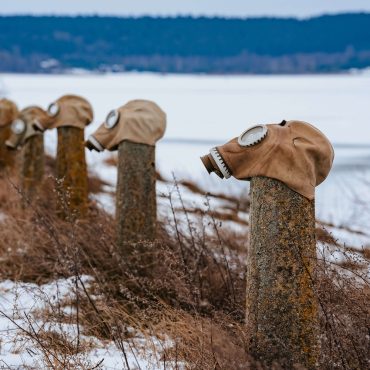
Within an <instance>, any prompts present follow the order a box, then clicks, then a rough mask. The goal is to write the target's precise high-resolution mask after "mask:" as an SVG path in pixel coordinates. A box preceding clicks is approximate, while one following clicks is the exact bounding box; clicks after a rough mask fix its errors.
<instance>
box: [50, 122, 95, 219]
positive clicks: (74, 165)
mask: <svg viewBox="0 0 370 370" xmlns="http://www.w3.org/2000/svg"><path fill="white" fill-rule="evenodd" d="M57 130H58V148H57V160H56V179H57V192H58V197H57V215H58V216H59V217H60V218H62V219H68V220H74V219H76V218H83V217H85V216H86V212H87V207H88V182H87V166H86V159H85V147H84V131H83V130H82V129H80V128H78V127H59V128H58V129H57Z"/></svg>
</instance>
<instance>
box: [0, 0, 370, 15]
mask: <svg viewBox="0 0 370 370" xmlns="http://www.w3.org/2000/svg"><path fill="white" fill-rule="evenodd" d="M0 4H1V6H0V14H69V15H71V14H73V15H75V14H94V13H95V14H100V15H106V14H109V15H137V16H138V15H178V14H183V15H188V14H191V15H208V16H212V15H219V16H237V17H248V16H261V15H271V16H295V17H309V16H313V15H318V14H323V13H339V12H347V11H352V12H354V11H367V12H370V0H130V1H128V0H0Z"/></svg>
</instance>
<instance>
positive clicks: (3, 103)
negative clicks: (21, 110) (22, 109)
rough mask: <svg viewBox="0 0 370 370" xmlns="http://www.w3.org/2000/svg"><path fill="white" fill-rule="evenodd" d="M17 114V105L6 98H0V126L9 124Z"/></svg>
mask: <svg viewBox="0 0 370 370" xmlns="http://www.w3.org/2000/svg"><path fill="white" fill-rule="evenodd" d="M17 115H18V108H17V106H16V105H15V104H14V103H13V102H12V101H11V100H8V99H0V128H1V127H5V126H8V125H10V124H11V123H12V122H13V121H14V120H15V119H16V118H17Z"/></svg>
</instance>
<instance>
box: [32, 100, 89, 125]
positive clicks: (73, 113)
mask: <svg viewBox="0 0 370 370" xmlns="http://www.w3.org/2000/svg"><path fill="white" fill-rule="evenodd" d="M47 114H48V116H49V121H48V122H46V123H45V124H43V123H42V122H40V124H39V125H37V129H38V130H40V131H45V130H46V129H53V128H59V127H77V128H80V129H82V130H83V129H84V128H85V127H86V126H87V125H89V124H90V123H91V121H92V120H93V118H94V114H93V109H92V107H91V105H90V103H89V102H88V101H87V100H86V99H84V98H82V97H80V96H76V95H64V96H62V97H61V98H59V99H58V100H56V101H55V102H53V103H51V104H50V105H49V107H48V109H47Z"/></svg>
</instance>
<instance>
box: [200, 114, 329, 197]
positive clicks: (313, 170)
mask: <svg viewBox="0 0 370 370" xmlns="http://www.w3.org/2000/svg"><path fill="white" fill-rule="evenodd" d="M201 160H202V162H203V164H204V166H205V167H206V169H207V171H208V173H212V172H215V173H216V174H217V175H218V176H219V177H221V178H226V179H227V178H229V177H231V176H233V177H235V178H237V179H239V180H250V179H251V178H252V177H256V176H264V177H270V178H273V179H276V180H279V181H281V182H283V183H285V184H286V185H287V186H288V187H289V188H291V189H292V190H294V191H296V192H297V193H299V194H301V195H303V196H304V197H306V198H308V199H311V200H312V199H314V197H315V187H316V186H317V185H319V184H321V183H322V182H323V181H324V180H325V178H326V177H327V176H328V174H329V172H330V169H331V167H332V164H333V160H334V150H333V147H332V145H331V144H330V142H329V140H328V139H327V138H326V136H325V135H324V134H323V133H322V132H321V131H319V130H318V129H316V128H315V127H314V126H312V125H310V124H309V123H306V122H302V121H288V122H287V121H283V122H281V123H280V124H268V125H256V126H253V127H251V128H249V129H248V130H246V131H244V132H243V133H242V134H241V135H240V136H239V137H236V138H234V139H232V140H230V141H229V142H228V143H226V144H224V145H221V146H217V147H215V148H212V149H211V150H210V153H209V154H208V155H205V156H203V157H201Z"/></svg>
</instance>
